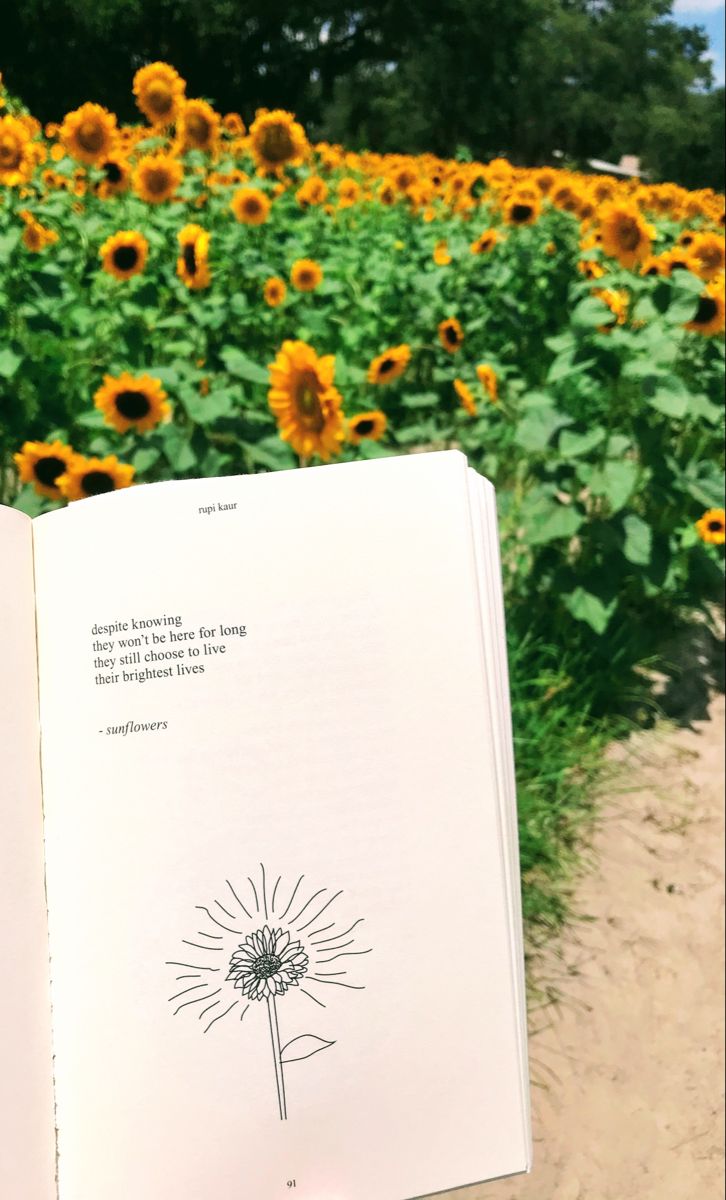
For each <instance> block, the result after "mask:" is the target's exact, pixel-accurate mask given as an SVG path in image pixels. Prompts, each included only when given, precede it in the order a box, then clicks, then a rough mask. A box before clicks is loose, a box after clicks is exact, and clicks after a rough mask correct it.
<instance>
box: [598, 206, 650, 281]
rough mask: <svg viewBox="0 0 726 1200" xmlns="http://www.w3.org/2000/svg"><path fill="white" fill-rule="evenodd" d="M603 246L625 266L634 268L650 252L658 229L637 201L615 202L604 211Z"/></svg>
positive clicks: (602, 211)
mask: <svg viewBox="0 0 726 1200" xmlns="http://www.w3.org/2000/svg"><path fill="white" fill-rule="evenodd" d="M599 220H600V232H601V234H602V248H603V250H604V251H605V253H606V254H607V255H609V257H610V258H616V259H617V260H618V262H619V263H620V265H621V267H634V266H635V264H636V263H637V262H640V261H641V260H642V259H644V258H647V257H648V255H649V254H650V249H651V245H652V241H653V238H654V236H655V230H654V229H653V226H652V225H649V224H648V223H647V221H646V220H645V218H644V217H643V214H642V213H641V211H640V209H639V208H638V207H637V205H636V204H633V203H630V202H627V201H615V202H613V203H611V204H605V205H604V206H603V208H602V209H601V211H600V218H599Z"/></svg>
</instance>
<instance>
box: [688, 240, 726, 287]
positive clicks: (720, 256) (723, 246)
mask: <svg viewBox="0 0 726 1200" xmlns="http://www.w3.org/2000/svg"><path fill="white" fill-rule="evenodd" d="M691 251H692V253H693V257H694V258H695V259H696V263H697V265H698V274H699V275H700V276H701V279H706V280H711V279H715V278H716V276H717V275H719V274H720V272H721V271H723V270H724V267H726V242H725V241H724V238H723V237H722V236H721V235H720V234H718V233H701V234H699V235H698V237H696V239H695V240H694V242H693V244H692V246H691Z"/></svg>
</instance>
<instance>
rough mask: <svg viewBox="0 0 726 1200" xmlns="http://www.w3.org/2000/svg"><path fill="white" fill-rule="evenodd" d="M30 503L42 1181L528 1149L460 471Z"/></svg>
mask: <svg viewBox="0 0 726 1200" xmlns="http://www.w3.org/2000/svg"><path fill="white" fill-rule="evenodd" d="M35 524H36V573H37V597H38V601H37V606H38V638H39V653H40V674H41V719H42V727H43V771H44V795H45V805H46V845H47V850H46V854H47V873H48V888H49V906H50V929H51V950H52V956H53V981H52V987H53V1004H54V1036H55V1047H56V1055H57V1070H56V1076H57V1079H56V1087H57V1105H58V1126H59V1153H60V1159H59V1163H60V1165H59V1171H60V1175H59V1178H60V1197H61V1200H98V1197H99V1196H103V1197H104V1200H128V1196H129V1195H135V1196H139V1197H149V1200H151V1198H152V1197H153V1200H172V1197H173V1198H174V1200H199V1197H202V1196H204V1197H205V1200H206V1198H209V1200H213V1198H216V1197H225V1200H226V1198H227V1197H237V1196H239V1197H240V1198H241V1197H244V1198H245V1200H249V1198H250V1197H254V1200H272V1198H273V1197H277V1196H286V1195H294V1196H297V1197H300V1198H301V1200H343V1198H345V1200H371V1197H375V1200H409V1198H410V1197H417V1196H422V1195H425V1194H428V1193H433V1192H436V1191H440V1190H443V1189H445V1188H449V1187H453V1186H459V1185H464V1184H467V1183H471V1182H475V1181H479V1180H482V1179H485V1178H491V1177H495V1176H500V1175H505V1174H509V1173H512V1172H515V1171H519V1170H524V1169H526V1166H527V1127H526V1126H527V1120H526V1111H525V1105H524V1102H523V1097H522V1080H521V1063H520V1034H521V1031H520V1028H519V1024H520V1022H519V1019H518V1018H519V1012H518V1003H517V1000H518V997H517V994H516V987H515V983H514V978H515V975H514V972H513V966H512V953H513V952H514V951H513V949H512V946H511V938H510V932H509V923H510V918H509V904H510V902H509V899H508V897H507V880H506V872H505V869H504V855H503V850H502V846H501V838H500V832H499V820H500V819H499V804H500V800H499V799H498V797H497V795H496V771H495V760H494V751H493V746H492V739H491V732H490V731H491V728H492V722H491V719H490V713H489V711H488V704H489V701H488V689H487V687H486V686H485V680H484V678H483V674H482V655H481V613H480V608H479V600H478V596H477V587H476V569H475V564H474V561H473V555H472V547H471V537H472V532H471V528H472V527H471V511H470V505H469V495H468V487H467V468H466V462H465V459H464V458H463V457H462V456H461V455H459V454H458V453H456V452H452V453H446V454H433V455H415V456H409V457H407V458H402V459H386V460H379V461H377V462H371V463H362V464H361V463H356V464H346V465H336V466H332V467H324V468H313V469H307V470H305V471H292V472H283V473H278V474H275V475H263V476H252V477H245V478H232V479H221V480H199V481H191V482H182V483H173V484H161V485H154V486H147V487H143V488H138V489H130V490H129V491H128V492H126V493H123V494H120V493H119V494H116V495H110V496H105V497H101V498H99V499H96V500H92V501H84V502H82V503H79V504H78V505H75V506H72V507H71V508H69V509H68V510H65V511H63V512H58V513H53V514H49V515H48V516H45V517H42V518H40V519H39V520H37V521H36V523H35ZM68 580H71V581H73V584H72V587H69V586H68V583H67V581H68ZM134 622H135V623H136V625H137V628H135V629H132V628H129V629H126V630H118V629H116V630H114V631H112V632H107V633H106V632H105V633H101V632H98V631H99V630H100V629H101V627H102V626H113V625H118V624H119V623H121V624H127V625H129V626H130V625H132V624H133V623H134ZM140 622H147V624H145V625H143V626H140ZM94 626H95V627H96V630H97V632H96V633H95V634H94V633H93V630H94ZM243 628H244V636H240V634H241V632H242V629H243ZM225 630H226V631H232V632H225ZM235 630H236V632H234V631H235ZM203 631H207V632H206V633H205V632H203ZM131 638H139V639H141V640H140V642H139V644H138V646H136V647H132V646H128V645H127V646H124V647H122V646H121V644H120V642H121V639H123V640H124V641H126V642H128V641H129V639H131ZM161 638H163V639H164V640H163V641H161V640H160V639H161ZM94 643H95V644H96V648H94ZM135 655H138V656H139V657H138V658H134V656H135ZM167 655H176V656H178V657H166V656H167ZM122 657H123V658H125V659H127V661H126V663H123V664H122V662H121V661H120V660H121V658H122ZM194 668H197V670H196V671H195V670H194ZM199 668H203V670H199ZM167 670H168V671H169V674H168V675H166V674H161V672H166V671H167ZM150 671H154V672H158V673H159V674H156V675H154V676H153V677H150V676H149V674H148V673H149V672H150ZM124 672H125V675H124ZM492 690H494V689H492ZM109 731H111V732H109Z"/></svg>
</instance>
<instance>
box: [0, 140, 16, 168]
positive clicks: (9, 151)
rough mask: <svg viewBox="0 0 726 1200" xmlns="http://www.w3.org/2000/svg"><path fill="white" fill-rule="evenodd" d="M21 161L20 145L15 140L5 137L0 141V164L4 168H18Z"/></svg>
mask: <svg viewBox="0 0 726 1200" xmlns="http://www.w3.org/2000/svg"><path fill="white" fill-rule="evenodd" d="M20 159H21V150H20V143H19V142H16V140H15V138H11V137H4V138H3V139H2V141H0V163H2V165H3V167H5V168H6V169H7V168H11V167H17V165H18V163H19V162H20Z"/></svg>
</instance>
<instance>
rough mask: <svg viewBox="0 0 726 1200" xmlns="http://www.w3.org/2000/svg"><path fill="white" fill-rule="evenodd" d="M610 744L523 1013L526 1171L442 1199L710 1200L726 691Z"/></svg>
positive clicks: (720, 1048) (718, 1076) (718, 1106)
mask: <svg viewBox="0 0 726 1200" xmlns="http://www.w3.org/2000/svg"><path fill="white" fill-rule="evenodd" d="M710 716H711V720H710V721H704V722H698V723H697V724H695V725H694V727H693V728H692V729H680V730H673V729H672V728H669V729H666V730H661V731H658V730H656V731H654V732H648V733H643V734H638V735H637V736H636V737H634V738H633V739H631V740H630V742H628V743H627V744H626V745H625V746H623V747H617V748H616V749H615V750H614V756H615V757H616V758H617V759H618V770H619V782H618V784H617V786H616V787H615V788H614V789H613V792H612V795H611V796H610V797H609V798H608V799H607V800H606V801H605V804H604V807H603V810H602V817H601V819H600V821H599V827H598V830H597V832H596V834H595V837H594V846H593V849H594V852H595V856H596V868H595V870H594V871H593V872H592V873H591V874H589V875H587V876H586V877H584V878H583V879H582V881H581V882H580V885H579V887H578V893H577V896H578V900H577V903H578V907H579V910H580V912H581V913H583V914H588V915H589V916H590V917H591V918H592V920H587V921H580V922H578V923H576V924H575V925H574V926H572V927H571V928H570V929H569V931H568V932H567V935H566V940H565V943H564V945H563V947H562V951H563V958H562V960H557V959H554V958H553V961H552V962H551V963H550V967H549V974H550V976H551V978H552V982H553V984H554V986H556V987H557V988H558V990H559V992H560V993H561V995H562V1003H561V1004H560V1005H559V1006H557V1007H555V1006H550V1007H549V1008H544V1009H543V1008H540V1009H535V1010H534V1012H533V1014H532V1021H531V1024H532V1038H531V1042H530V1058H531V1074H532V1079H533V1084H534V1087H533V1106H534V1137H535V1151H534V1170H533V1173H532V1174H531V1175H530V1176H528V1177H525V1178H522V1179H517V1180H508V1181H500V1182H498V1183H493V1184H488V1185H483V1186H479V1187H475V1188H467V1189H463V1190H459V1191H454V1192H447V1193H446V1196H445V1198H444V1200H722V1197H723V1195H724V1176H723V1141H722V1138H723V1124H722V1123H723V1111H724V1018H723V978H724V949H723V946H724V922H723V905H724V783H723V753H724V698H723V696H721V697H719V698H718V699H716V700H715V701H714V702H713V703H712V705H711V710H710Z"/></svg>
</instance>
